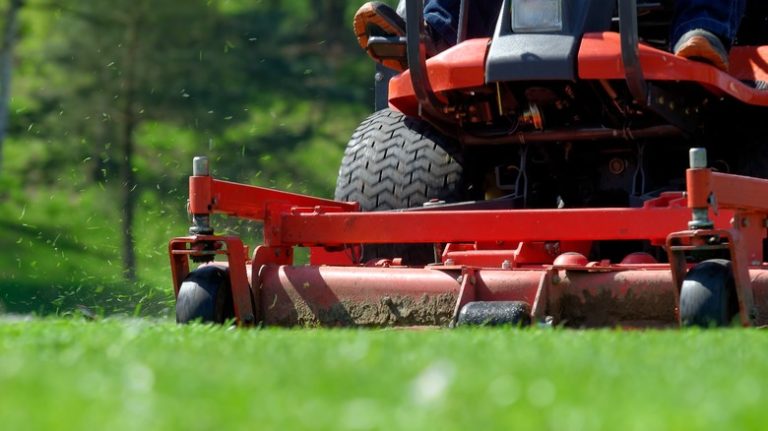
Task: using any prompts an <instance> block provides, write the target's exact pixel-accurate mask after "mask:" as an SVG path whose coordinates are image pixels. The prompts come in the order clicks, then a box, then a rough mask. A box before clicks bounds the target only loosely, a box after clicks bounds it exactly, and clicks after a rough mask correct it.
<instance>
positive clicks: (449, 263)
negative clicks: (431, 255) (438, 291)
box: [445, 259, 455, 266]
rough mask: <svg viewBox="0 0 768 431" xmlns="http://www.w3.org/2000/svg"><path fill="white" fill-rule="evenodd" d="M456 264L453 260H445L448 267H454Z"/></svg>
mask: <svg viewBox="0 0 768 431" xmlns="http://www.w3.org/2000/svg"><path fill="white" fill-rule="evenodd" d="M454 263H455V262H454V261H453V259H446V260H445V265H446V266H453V264H454Z"/></svg>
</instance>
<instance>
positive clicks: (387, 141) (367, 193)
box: [335, 109, 466, 265]
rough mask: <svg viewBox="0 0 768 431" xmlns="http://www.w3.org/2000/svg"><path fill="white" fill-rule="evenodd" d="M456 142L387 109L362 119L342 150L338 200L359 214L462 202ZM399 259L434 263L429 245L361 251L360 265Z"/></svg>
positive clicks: (422, 124)
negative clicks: (356, 208)
mask: <svg viewBox="0 0 768 431" xmlns="http://www.w3.org/2000/svg"><path fill="white" fill-rule="evenodd" d="M460 148H461V147H460V145H459V143H458V142H456V141H454V140H452V139H450V138H447V137H445V136H443V135H441V134H440V133H438V132H437V131H435V130H434V129H433V128H432V127H431V126H430V125H429V124H427V123H425V122H423V121H421V120H419V119H416V118H411V117H407V116H405V115H403V114H401V113H399V112H395V111H392V110H390V109H382V110H381V111H378V112H375V113H374V114H372V115H371V116H370V117H368V118H367V119H366V120H365V121H363V122H362V123H361V124H360V126H358V128H357V130H355V132H354V134H353V135H352V138H351V139H350V141H349V143H348V144H347V149H346V150H345V151H344V158H343V159H342V161H341V168H340V169H339V176H338V180H337V182H336V193H335V197H336V200H342V201H355V202H358V203H360V206H361V209H362V210H363V211H384V210H393V209H402V208H413V207H420V206H422V205H423V204H424V203H425V202H428V201H430V200H432V199H438V200H442V201H445V202H448V203H451V202H460V201H461V200H463V199H464V197H465V195H466V193H465V189H464V169H463V167H462V159H461V149H460ZM393 257H402V258H403V262H404V263H405V264H408V265H423V264H427V263H430V262H433V261H434V252H433V247H432V246H431V245H424V244H411V245H406V244H392V245H390V244H386V245H369V246H365V247H364V248H363V256H362V260H363V261H369V260H371V259H376V258H393Z"/></svg>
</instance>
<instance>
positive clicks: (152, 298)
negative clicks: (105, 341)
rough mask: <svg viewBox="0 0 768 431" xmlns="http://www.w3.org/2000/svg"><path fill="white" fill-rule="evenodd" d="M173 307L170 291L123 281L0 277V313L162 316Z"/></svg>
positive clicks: (166, 314) (168, 312) (170, 311)
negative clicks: (93, 282) (53, 281)
mask: <svg viewBox="0 0 768 431" xmlns="http://www.w3.org/2000/svg"><path fill="white" fill-rule="evenodd" d="M173 308H174V301H173V294H172V292H170V291H166V290H159V289H153V288H150V287H146V288H145V287H142V286H136V285H132V284H130V283H127V282H126V283H112V284H96V285H88V284H50V283H46V282H39V281H31V280H23V281H21V280H0V313H13V314H36V315H39V316H50V315H69V314H77V313H82V312H83V311H85V312H86V313H93V314H94V315H96V316H108V315H128V316H135V317H165V316H168V315H170V314H171V313H172V311H173Z"/></svg>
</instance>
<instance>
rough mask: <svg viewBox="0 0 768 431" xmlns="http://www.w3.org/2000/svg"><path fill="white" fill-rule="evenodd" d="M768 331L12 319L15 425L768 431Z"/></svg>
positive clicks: (9, 418) (4, 366)
mask: <svg viewBox="0 0 768 431" xmlns="http://www.w3.org/2000/svg"><path fill="white" fill-rule="evenodd" d="M767 350H768V333H766V332H764V331H759V330H712V331H705V332H700V331H660V332H659V331H647V332H621V331H565V330H564V331H559V330H555V331H544V330H527V331H511V330H487V329H479V330H461V331H438V330H432V331H346V330H345V331H342V330H228V329H226V328H221V327H205V326H189V327H179V326H176V325H174V324H171V323H163V322H160V323H158V322H152V321H146V320H145V321H140V320H136V321H116V320H113V321H102V322H82V321H78V320H38V321H27V322H5V323H1V324H0V388H2V390H0V423H1V424H3V425H2V427H3V429H78V430H82V429H112V430H124V429H125V430H133V429H141V430H145V429H181V430H210V429H262V430H295V429H313V430H315V429H321V430H365V429H381V430H393V429H401V430H425V429H435V430H452V429H456V430H467V429H477V430H489V429H520V430H525V429H543V430H548V429H551V430H599V429H603V430H619V429H621V430H635V429H636V430H665V429H667V430H707V429H711V430H723V429H729V430H738V429H764V428H765V421H766V419H765V414H764V411H765V408H764V405H765V402H766V398H768V388H766V387H765V382H766V381H768V362H766V361H765V352H766V351H767Z"/></svg>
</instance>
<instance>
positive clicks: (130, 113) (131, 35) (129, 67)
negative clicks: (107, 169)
mask: <svg viewBox="0 0 768 431" xmlns="http://www.w3.org/2000/svg"><path fill="white" fill-rule="evenodd" d="M138 26H139V23H138V19H132V20H130V22H129V23H128V24H127V27H128V28H127V29H126V33H127V34H126V36H127V37H126V54H125V57H124V60H123V72H124V75H123V76H124V79H123V107H122V111H123V112H122V113H123V128H122V137H121V138H122V139H121V140H122V149H123V154H122V157H121V158H122V160H121V163H120V179H121V181H120V182H121V184H122V202H121V204H122V205H121V207H122V212H123V218H122V219H123V222H122V232H123V272H124V274H125V278H126V279H128V280H130V281H136V239H135V237H134V235H133V219H134V214H135V210H136V195H137V193H138V190H137V188H138V185H137V184H136V176H135V174H134V172H133V152H134V147H135V143H134V132H135V131H136V127H137V126H138V118H137V116H136V106H135V105H136V62H137V61H138V58H137V52H138V42H139V41H138V38H139V31H138Z"/></svg>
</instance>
